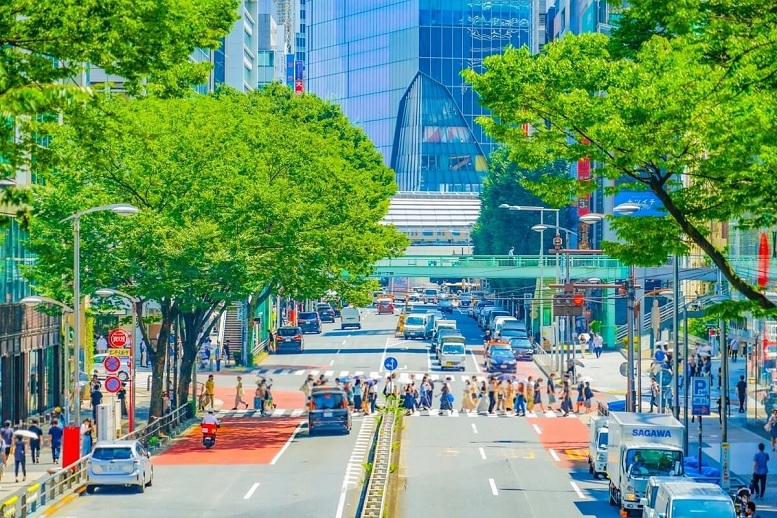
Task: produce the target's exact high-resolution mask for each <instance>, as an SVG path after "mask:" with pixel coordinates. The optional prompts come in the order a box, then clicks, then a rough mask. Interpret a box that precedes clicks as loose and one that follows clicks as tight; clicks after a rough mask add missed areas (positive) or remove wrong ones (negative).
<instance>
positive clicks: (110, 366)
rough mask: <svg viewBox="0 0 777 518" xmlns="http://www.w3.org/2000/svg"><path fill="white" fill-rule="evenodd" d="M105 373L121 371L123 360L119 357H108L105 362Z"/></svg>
mask: <svg viewBox="0 0 777 518" xmlns="http://www.w3.org/2000/svg"><path fill="white" fill-rule="evenodd" d="M103 367H105V372H110V373H113V372H118V371H119V369H121V359H120V358H119V357H118V356H106V357H105V360H103Z"/></svg>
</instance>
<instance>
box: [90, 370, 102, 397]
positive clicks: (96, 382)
mask: <svg viewBox="0 0 777 518" xmlns="http://www.w3.org/2000/svg"><path fill="white" fill-rule="evenodd" d="M102 386H103V384H102V383H100V378H99V376H97V371H95V372H94V373H93V374H92V379H91V380H90V381H89V392H92V391H94V390H100V389H101V388H102Z"/></svg>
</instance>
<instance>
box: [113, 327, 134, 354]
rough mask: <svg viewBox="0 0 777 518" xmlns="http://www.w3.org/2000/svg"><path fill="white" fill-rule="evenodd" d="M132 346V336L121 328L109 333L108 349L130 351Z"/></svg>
mask: <svg viewBox="0 0 777 518" xmlns="http://www.w3.org/2000/svg"><path fill="white" fill-rule="evenodd" d="M131 346H132V335H130V334H129V331H127V330H125V329H122V328H120V327H118V328H116V329H111V332H110V333H108V347H110V348H112V349H128V348H129V347H131Z"/></svg>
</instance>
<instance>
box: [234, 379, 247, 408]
mask: <svg viewBox="0 0 777 518" xmlns="http://www.w3.org/2000/svg"><path fill="white" fill-rule="evenodd" d="M244 395H245V390H243V377H242V376H238V377H237V385H236V386H235V406H234V407H233V408H232V410H237V407H238V405H245V407H246V409H247V408H248V403H246V402H245V401H243V396H244Z"/></svg>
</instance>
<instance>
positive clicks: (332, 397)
mask: <svg viewBox="0 0 777 518" xmlns="http://www.w3.org/2000/svg"><path fill="white" fill-rule="evenodd" d="M313 405H315V408H316V410H332V409H334V408H343V395H342V394H338V393H332V392H326V393H324V394H313Z"/></svg>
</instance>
